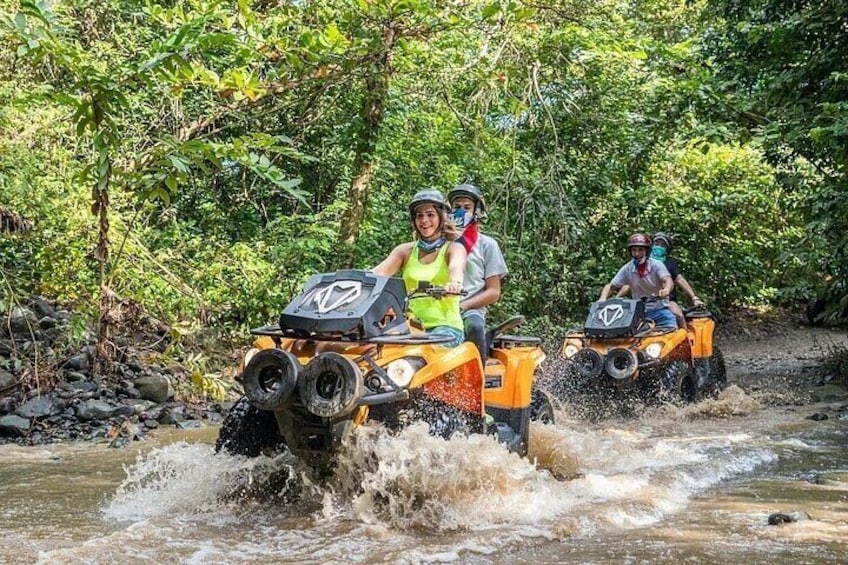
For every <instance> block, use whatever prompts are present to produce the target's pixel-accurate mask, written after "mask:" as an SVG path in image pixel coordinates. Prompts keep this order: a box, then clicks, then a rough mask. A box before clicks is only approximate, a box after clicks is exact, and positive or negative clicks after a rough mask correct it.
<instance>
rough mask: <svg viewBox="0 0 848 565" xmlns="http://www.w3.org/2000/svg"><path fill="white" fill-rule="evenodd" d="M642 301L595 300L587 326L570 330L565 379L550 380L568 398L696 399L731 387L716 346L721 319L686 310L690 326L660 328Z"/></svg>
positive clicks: (551, 387)
mask: <svg viewBox="0 0 848 565" xmlns="http://www.w3.org/2000/svg"><path fill="white" fill-rule="evenodd" d="M655 300H659V299H658V298H657V297H650V298H643V299H639V300H633V299H622V298H614V299H611V300H606V301H603V302H594V303H593V304H592V306H591V308H590V311H589V316H588V318H587V320H586V323H585V325H584V326H583V328H580V329H575V330H571V331H569V332H568V333H567V334H566V337H565V343H564V344H563V348H562V353H563V356H564V357H565V358H566V360H567V364H568V367H569V368H570V369H571V370H569V371H566V376H565V377H564V378H559V377H557V378H556V380H555V382H549V383H547V385H548V386H547V388H548V389H549V390H551V392H552V393H554V395H555V396H557V397H559V398H560V399H562V400H566V401H567V400H573V398H574V397H577V398H579V397H581V396H585V395H588V396H593V397H596V398H597V397H598V396H601V397H606V398H609V399H614V398H615V397H616V396H628V397H629V396H632V395H633V393H636V394H637V395H639V396H641V398H643V399H645V400H651V399H654V398H661V399H668V400H681V401H684V402H696V401H697V400H698V399H699V398H701V396H703V395H709V394H717V393H718V392H719V391H721V390H722V389H723V388H724V387H725V386H726V385H727V377H726V371H725V366H724V358H723V357H722V354H721V351H720V350H719V349H718V347H716V346H715V345H714V344H713V330H714V329H715V319H714V317H713V315H712V314H711V313H710V312H708V311H706V310H689V311H687V312H686V313H685V316H686V329H678V328H665V327H658V326H656V325H655V324H654V322H653V321H652V320H650V319H649V318H648V317H647V316H646V315H645V308H646V304H648V303H650V302H652V301H655Z"/></svg>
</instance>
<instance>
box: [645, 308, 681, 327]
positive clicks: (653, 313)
mask: <svg viewBox="0 0 848 565" xmlns="http://www.w3.org/2000/svg"><path fill="white" fill-rule="evenodd" d="M645 315H646V316H647V317H648V318H650V319H651V320H653V321H654V323H655V324H656V325H657V327H660V328H673V329H677V318H676V317H675V315H674V314H673V313H672V311H671V310H669V309H668V308H657V309H656V310H648V311H647V312H645Z"/></svg>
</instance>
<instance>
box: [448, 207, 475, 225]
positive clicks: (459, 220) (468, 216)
mask: <svg viewBox="0 0 848 565" xmlns="http://www.w3.org/2000/svg"><path fill="white" fill-rule="evenodd" d="M451 218H452V219H453V223H454V225H455V226H456V228H457V229H460V230H461V229H465V228H466V227H467V226H468V224H470V223H471V222H473V221H474V213H473V212H468V211H466V210H463V209H462V208H457V209H456V210H454V211H453V215H452V216H451Z"/></svg>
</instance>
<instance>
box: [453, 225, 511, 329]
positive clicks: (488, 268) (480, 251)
mask: <svg viewBox="0 0 848 565" xmlns="http://www.w3.org/2000/svg"><path fill="white" fill-rule="evenodd" d="M508 272H509V271H507V268H506V261H504V256H503V253H501V248H500V246H499V245H498V242H497V241H495V240H494V239H492V238H491V237H489V236H488V235H483V234H482V233H481V234H479V235H478V236H477V244H476V245H474V247H473V248H472V249H471V253H469V254H468V264H467V265H466V267H465V281H463V283H462V287H463V290H465V291H467V292H468V295H466V296H465V297H463V300H468V299H469V298H471V297H472V296H475V295H477V294H479V293H481V292H482V291H483V289H484V288H485V287H486V279H487V278H489V277H494V276H499V277H501V278H503V277H504V276H505V275H506V274H507V273H508ZM472 313H475V314H479V315H481V316H483V317H485V316H486V308H485V307H484V308H475V309H474V310H465V311H463V312H462V316H463V317H465V316H468V315H470V314H472Z"/></svg>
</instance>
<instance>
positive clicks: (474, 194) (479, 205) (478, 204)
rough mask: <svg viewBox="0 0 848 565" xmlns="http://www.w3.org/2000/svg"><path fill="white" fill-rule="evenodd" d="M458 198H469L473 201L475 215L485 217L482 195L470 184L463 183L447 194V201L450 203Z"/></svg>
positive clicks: (484, 204)
mask: <svg viewBox="0 0 848 565" xmlns="http://www.w3.org/2000/svg"><path fill="white" fill-rule="evenodd" d="M460 196H464V197H466V198H470V199H471V200H473V201H474V213H475V214H477V215H478V216H480V217H484V216H485V215H486V201H485V200H484V199H483V193H482V192H480V189H479V188H477V187H476V186H474V185H473V184H470V183H463V184H461V185H459V186H457V187H456V188H454V189H453V190H451V191H450V192H448V200H450V201H451V203H452V202H453V201H454V200H455V199H457V198H459V197H460Z"/></svg>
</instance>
